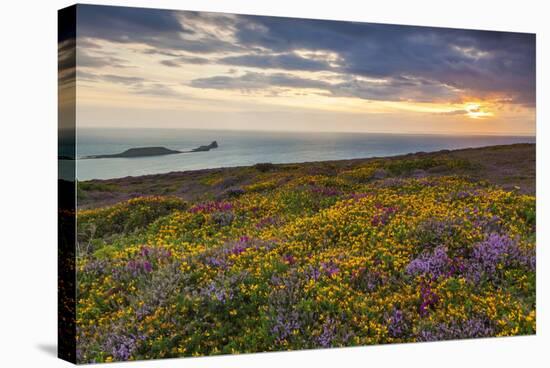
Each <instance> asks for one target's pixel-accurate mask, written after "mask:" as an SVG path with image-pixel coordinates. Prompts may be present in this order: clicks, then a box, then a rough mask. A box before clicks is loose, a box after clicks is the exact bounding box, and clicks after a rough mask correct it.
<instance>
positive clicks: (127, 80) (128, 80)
mask: <svg viewBox="0 0 550 368" xmlns="http://www.w3.org/2000/svg"><path fill="white" fill-rule="evenodd" d="M76 76H77V78H78V80H79V81H85V82H92V83H112V84H117V85H120V86H124V87H127V91H128V92H130V93H133V94H137V95H147V96H152V97H177V98H183V97H187V96H186V95H185V94H183V93H180V92H178V91H176V90H175V89H174V88H173V87H172V86H170V85H167V84H163V83H160V82H158V81H154V80H149V79H146V78H141V77H128V76H120V75H114V74H98V73H90V72H86V71H83V70H80V69H79V70H78V72H77V74H76Z"/></svg>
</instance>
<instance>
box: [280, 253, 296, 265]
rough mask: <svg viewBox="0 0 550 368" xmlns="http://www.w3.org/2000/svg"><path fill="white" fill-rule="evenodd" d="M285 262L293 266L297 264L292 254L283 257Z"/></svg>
mask: <svg viewBox="0 0 550 368" xmlns="http://www.w3.org/2000/svg"><path fill="white" fill-rule="evenodd" d="M283 262H285V263H286V264H288V265H293V264H294V263H296V258H294V256H293V255H292V254H285V255H284V256H283Z"/></svg>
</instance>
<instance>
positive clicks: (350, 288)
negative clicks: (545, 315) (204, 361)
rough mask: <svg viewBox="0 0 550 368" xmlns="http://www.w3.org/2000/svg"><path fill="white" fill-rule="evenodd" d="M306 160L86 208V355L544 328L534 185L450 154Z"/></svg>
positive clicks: (81, 267)
mask: <svg viewBox="0 0 550 368" xmlns="http://www.w3.org/2000/svg"><path fill="white" fill-rule="evenodd" d="M305 165H306V166H304V165H286V166H285V165H281V166H278V165H271V164H263V165H256V166H252V167H243V168H235V169H233V170H234V171H235V172H238V173H242V174H243V176H246V177H247V178H248V181H247V183H246V184H245V185H238V184H237V185H232V186H230V187H229V188H228V189H226V190H224V191H223V192H222V193H220V194H219V195H217V196H213V195H212V196H210V197H202V198H197V199H194V200H187V199H182V198H181V197H178V196H174V195H170V194H166V195H162V194H156V195H140V196H135V197H133V198H130V199H127V200H123V201H120V202H118V203H115V204H109V205H105V206H99V207H93V206H91V207H90V208H89V209H80V210H79V212H78V215H77V219H78V221H77V222H78V249H77V251H78V258H77V359H78V361H79V362H109V361H126V360H138V359H150V358H169V357H180V356H204V355H216V354H229V353H250V352H260V351H281V350H295V349H316V348H328V347H341V346H358V345H369V344H388V343H405V342H422V341H437V340H447V339H465V338H480V337H493V336H514V335H525V334H534V333H535V331H536V328H535V325H536V319H535V314H536V306H535V268H536V265H535V263H536V261H535V217H536V216H535V214H536V211H535V197H534V195H532V194H525V193H522V192H521V191H518V190H514V189H513V188H512V189H503V188H502V187H500V186H498V185H495V184H492V183H490V182H488V181H485V180H479V179H477V178H476V179H474V178H472V177H470V176H468V175H462V174H456V173H455V172H459V171H460V170H463V169H464V168H468V165H469V163H468V162H467V161H465V160H459V159H454V158H402V159H396V160H373V161H372V162H370V161H369V162H365V163H359V164H354V165H350V166H349V167H346V166H334V165H332V166H331V164H330V163H326V164H324V165H317V166H316V167H315V170H313V169H311V170H305V169H304V167H307V164H305ZM474 170H475V168H474ZM432 172H433V173H435V174H431V173H432ZM158 180H159V181H162V179H158ZM223 180H224V176H223V173H219V174H216V173H213V174H210V175H209V176H208V177H207V179H205V180H203V185H205V186H216V185H218V184H219V183H220V182H222V181H223ZM83 184H86V183H83Z"/></svg>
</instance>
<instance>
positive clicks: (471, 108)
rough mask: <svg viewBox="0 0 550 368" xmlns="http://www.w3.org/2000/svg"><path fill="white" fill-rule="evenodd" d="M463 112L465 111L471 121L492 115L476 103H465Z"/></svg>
mask: <svg viewBox="0 0 550 368" xmlns="http://www.w3.org/2000/svg"><path fill="white" fill-rule="evenodd" d="M464 110H465V111H466V116H468V117H469V118H472V119H483V118H487V117H491V116H493V115H494V114H493V113H492V112H491V111H486V110H485V108H484V107H483V106H482V105H481V104H479V103H477V102H468V103H466V104H465V106H464Z"/></svg>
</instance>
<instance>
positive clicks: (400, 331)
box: [388, 308, 408, 338]
mask: <svg viewBox="0 0 550 368" xmlns="http://www.w3.org/2000/svg"><path fill="white" fill-rule="evenodd" d="M407 329H408V325H407V322H406V321H405V317H404V315H403V312H402V311H401V310H399V309H397V308H394V309H393V312H392V314H391V316H390V318H389V325H388V332H389V334H390V336H391V337H394V338H398V337H402V336H403V335H404V334H405V332H406V330H407Z"/></svg>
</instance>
